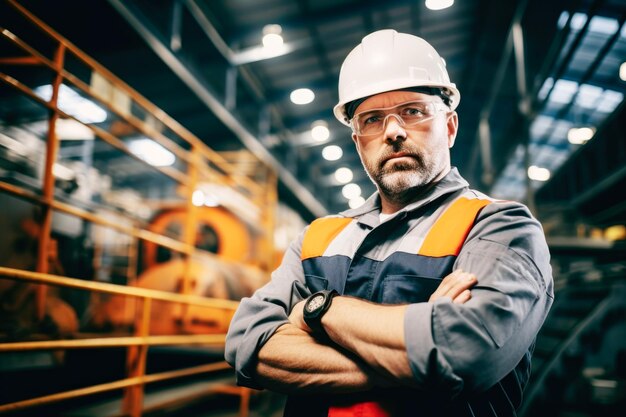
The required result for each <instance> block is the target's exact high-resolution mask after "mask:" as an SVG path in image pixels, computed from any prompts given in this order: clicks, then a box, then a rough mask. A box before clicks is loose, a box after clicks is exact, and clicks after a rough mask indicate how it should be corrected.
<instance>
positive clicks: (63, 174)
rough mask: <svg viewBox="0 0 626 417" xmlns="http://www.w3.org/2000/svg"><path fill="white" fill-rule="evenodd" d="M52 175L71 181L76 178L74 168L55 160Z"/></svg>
mask: <svg viewBox="0 0 626 417" xmlns="http://www.w3.org/2000/svg"><path fill="white" fill-rule="evenodd" d="M52 175H54V176H55V177H57V178H59V179H62V180H65V181H70V180H72V179H74V178H76V174H75V173H74V171H73V170H71V169H70V168H68V167H66V166H65V165H61V164H59V163H58V162H55V163H54V164H53V165H52Z"/></svg>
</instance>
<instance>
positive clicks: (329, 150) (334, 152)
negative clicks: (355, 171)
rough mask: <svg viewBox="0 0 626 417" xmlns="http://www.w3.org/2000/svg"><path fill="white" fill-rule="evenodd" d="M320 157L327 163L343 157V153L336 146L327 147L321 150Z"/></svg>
mask: <svg viewBox="0 0 626 417" xmlns="http://www.w3.org/2000/svg"><path fill="white" fill-rule="evenodd" d="M322 156H323V157H324V159H325V160H327V161H336V160H338V159H339V158H341V157H342V156H343V151H342V150H341V148H340V147H339V146H337V145H328V146H325V147H324V149H322Z"/></svg>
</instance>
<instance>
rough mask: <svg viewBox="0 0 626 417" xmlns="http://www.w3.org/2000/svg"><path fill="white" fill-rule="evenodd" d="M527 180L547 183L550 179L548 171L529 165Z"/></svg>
mask: <svg viewBox="0 0 626 417" xmlns="http://www.w3.org/2000/svg"><path fill="white" fill-rule="evenodd" d="M528 178H530V179H531V180H535V181H548V180H549V179H550V170H548V169H546V168H541V167H538V166H536V165H531V166H529V167H528Z"/></svg>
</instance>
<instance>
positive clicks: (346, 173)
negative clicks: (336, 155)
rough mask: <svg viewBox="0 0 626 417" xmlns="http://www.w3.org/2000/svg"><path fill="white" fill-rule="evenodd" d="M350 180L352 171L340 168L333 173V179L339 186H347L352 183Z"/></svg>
mask: <svg viewBox="0 0 626 417" xmlns="http://www.w3.org/2000/svg"><path fill="white" fill-rule="evenodd" d="M352 178H354V175H353V174H352V170H351V169H350V168H346V167H341V168H338V169H337V171H335V179H336V180H337V182H339V183H340V184H347V183H349V182H350V181H352Z"/></svg>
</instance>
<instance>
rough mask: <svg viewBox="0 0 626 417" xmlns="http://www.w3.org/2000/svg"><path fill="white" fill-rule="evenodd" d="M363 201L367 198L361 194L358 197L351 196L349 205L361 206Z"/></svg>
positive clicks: (353, 207) (353, 206) (351, 206)
mask: <svg viewBox="0 0 626 417" xmlns="http://www.w3.org/2000/svg"><path fill="white" fill-rule="evenodd" d="M363 203H365V199H364V198H363V197H361V196H359V197H356V198H351V199H350V201H348V205H349V206H350V208H352V209H355V208H359V207H361V206H362V205H363Z"/></svg>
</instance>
